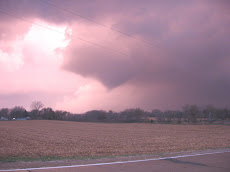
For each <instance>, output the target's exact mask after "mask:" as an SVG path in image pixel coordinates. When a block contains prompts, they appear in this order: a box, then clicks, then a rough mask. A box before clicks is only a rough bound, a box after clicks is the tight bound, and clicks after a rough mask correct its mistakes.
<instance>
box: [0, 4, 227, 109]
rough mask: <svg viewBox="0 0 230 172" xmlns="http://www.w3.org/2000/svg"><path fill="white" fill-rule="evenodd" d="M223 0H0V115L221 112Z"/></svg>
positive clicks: (224, 95)
mask: <svg viewBox="0 0 230 172" xmlns="http://www.w3.org/2000/svg"><path fill="white" fill-rule="evenodd" d="M229 9H230V1H228V0H215V1H214V0H203V1H200V0H192V1H184V0H175V1H171V0H164V1H162V0H142V1H139V0H126V1H119V0H114V1H112V0H111V1H108V0H95V1H91V0H69V1H62V0H1V1H0V80H1V82H0V108H2V107H13V106H15V105H20V106H24V107H26V108H28V109H29V106H30V104H31V102H32V101H33V100H40V101H42V102H43V103H44V104H45V106H50V107H52V108H53V109H55V110H56V109H62V110H68V111H71V112H75V113H81V112H85V111H88V110H92V109H98V110H101V109H103V110H110V109H111V110H114V111H121V110H124V109H127V108H137V107H139V108H143V109H145V110H149V111H150V110H153V109H156V108H158V109H161V110H166V109H179V108H181V106H183V105H185V104H197V105H201V106H203V105H207V104H213V105H215V106H221V107H223V106H224V107H225V106H229V105H230V67H229V66H230V10H229Z"/></svg>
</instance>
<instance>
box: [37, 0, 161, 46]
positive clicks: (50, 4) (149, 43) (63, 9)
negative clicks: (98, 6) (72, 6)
mask: <svg viewBox="0 0 230 172" xmlns="http://www.w3.org/2000/svg"><path fill="white" fill-rule="evenodd" d="M39 1H41V2H43V3H45V4H47V5H49V6H52V7H54V8H56V9H58V10H62V11H65V12H67V13H71V14H73V15H76V16H78V17H80V18H82V19H84V20H87V21H90V22H92V23H94V24H97V25H99V26H101V27H104V28H107V29H110V30H112V31H114V32H117V33H119V34H123V35H125V36H128V37H131V38H133V39H135V40H137V41H139V42H143V43H145V44H148V45H151V46H155V47H157V48H160V47H159V46H158V45H156V44H153V43H151V42H148V41H145V40H141V39H138V38H136V37H134V36H132V35H130V34H128V33H125V32H122V31H120V30H117V29H114V28H112V27H110V26H107V25H105V24H102V23H99V22H97V21H95V20H92V19H91V18H88V17H84V16H82V15H80V14H77V13H75V12H73V11H70V10H67V9H65V8H62V7H60V6H57V5H55V4H52V3H50V2H47V1H44V0H39Z"/></svg>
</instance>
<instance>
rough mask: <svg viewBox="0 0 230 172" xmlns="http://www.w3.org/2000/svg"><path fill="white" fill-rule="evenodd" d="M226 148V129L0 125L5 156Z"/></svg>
mask: <svg viewBox="0 0 230 172" xmlns="http://www.w3.org/2000/svg"><path fill="white" fill-rule="evenodd" d="M223 147H230V126H223V125H203V126H202V125H200V126H199V125H197V126H196V125H164V124H162V125H161V124H102V123H78V122H65V121H45V120H44V121H36V120H31V121H1V122H0V160H1V159H4V158H6V157H19V158H24V157H30V158H42V157H89V156H90V157H92V156H114V155H134V154H152V153H162V152H178V151H186V150H200V149H211V148H223Z"/></svg>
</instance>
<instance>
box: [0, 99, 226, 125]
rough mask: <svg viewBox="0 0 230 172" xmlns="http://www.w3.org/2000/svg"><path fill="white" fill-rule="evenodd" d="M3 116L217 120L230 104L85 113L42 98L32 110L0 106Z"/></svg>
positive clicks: (188, 121)
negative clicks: (58, 107) (48, 104)
mask: <svg viewBox="0 0 230 172" xmlns="http://www.w3.org/2000/svg"><path fill="white" fill-rule="evenodd" d="M0 119H1V120H26V119H31V120H63V121H78V122H127V123H131V122H151V123H177V124H181V123H192V124H195V123H203V124H205V123H210V124H211V123H214V122H215V121H222V122H223V121H229V120H230V109H229V108H227V107H226V108H216V107H214V106H213V105H207V106H206V107H198V106H197V105H185V106H183V107H182V110H166V111H161V110H159V109H155V110H153V111H152V112H148V111H144V110H142V109H140V108H134V109H126V110H124V111H121V112H114V111H112V110H110V111H103V110H91V111H88V112H86V113H83V114H76V113H70V112H67V111H62V110H56V111H54V110H53V109H52V108H50V107H44V105H43V104H42V102H40V101H34V102H32V104H31V111H27V110H26V109H25V108H24V107H22V106H15V107H13V108H2V109H0Z"/></svg>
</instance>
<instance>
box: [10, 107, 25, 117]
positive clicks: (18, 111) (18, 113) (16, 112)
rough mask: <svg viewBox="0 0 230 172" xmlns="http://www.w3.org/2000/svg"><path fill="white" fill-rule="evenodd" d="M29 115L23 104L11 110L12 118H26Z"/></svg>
mask: <svg viewBox="0 0 230 172" xmlns="http://www.w3.org/2000/svg"><path fill="white" fill-rule="evenodd" d="M27 116H28V114H27V111H26V109H25V108H24V107H22V106H15V107H14V108H12V109H11V111H10V119H12V118H25V117H27Z"/></svg>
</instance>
